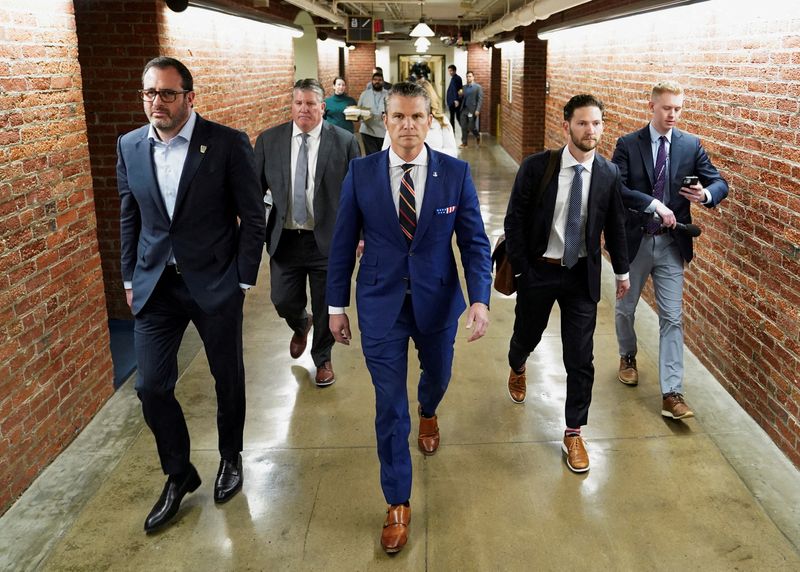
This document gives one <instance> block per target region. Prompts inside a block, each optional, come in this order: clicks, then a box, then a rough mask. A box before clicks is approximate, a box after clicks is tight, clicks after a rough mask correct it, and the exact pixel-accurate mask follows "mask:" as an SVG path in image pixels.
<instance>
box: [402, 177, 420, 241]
mask: <svg viewBox="0 0 800 572" xmlns="http://www.w3.org/2000/svg"><path fill="white" fill-rule="evenodd" d="M413 168H414V165H411V164H408V163H406V164H405V165H403V178H402V179H401V181H400V208H399V217H400V229H401V230H402V231H403V234H404V235H405V237H406V240H407V241H408V244H409V246H410V245H411V241H412V240H413V239H414V231H415V230H416V228H417V199H416V195H415V194H414V180H413V179H412V178H411V170H412V169H413Z"/></svg>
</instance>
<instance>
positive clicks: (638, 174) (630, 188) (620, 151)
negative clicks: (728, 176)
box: [612, 125, 728, 262]
mask: <svg viewBox="0 0 800 572" xmlns="http://www.w3.org/2000/svg"><path fill="white" fill-rule="evenodd" d="M612 161H613V162H614V163H615V164H616V165H617V166H618V167H619V172H620V174H621V175H622V183H623V187H622V202H623V203H624V204H625V207H626V208H628V209H630V210H632V211H637V212H629V213H628V217H627V223H626V232H627V234H628V255H629V256H630V259H631V260H633V259H634V257H635V256H636V253H637V252H638V251H639V245H640V244H641V242H642V234H643V232H644V226H645V224H646V222H647V221H648V220H650V217H651V216H652V215H646V216H642V215H640V214H637V213H641V212H643V211H644V209H646V208H647V206H648V205H649V204H650V203H651V202H653V185H654V184H655V175H654V174H653V148H652V145H651V141H650V128H649V125H646V126H645V127H644V128H643V129H639V130H638V131H634V132H633V133H629V134H628V135H624V136H622V137H620V138H619V139H618V140H617V148H616V149H615V150H614V156H613V158H612ZM690 175H696V176H697V177H698V178H699V179H700V183H701V184H702V185H703V187H705V188H706V189H708V191H709V193H710V194H711V201H710V202H709V203H708V204H705V205H703V206H705V207H707V208H712V207H715V206H717V205H718V204H719V203H720V202H721V201H722V200H723V199H724V198H725V197H727V196H728V183H727V182H725V179H723V178H722V176H721V175H720V174H719V171H717V169H716V168H715V167H714V165H712V164H711V160H709V158H708V155H707V154H706V152H705V149H703V146H702V145H701V144H700V139H698V138H697V137H695V136H694V135H691V134H689V133H687V132H686V131H681V130H680V129H677V128H673V129H672V141H671V143H670V150H669V202H668V203H667V207H669V208H670V209H671V210H672V212H674V213H675V218H676V219H677V220H678V222H682V223H690V222H692V213H691V209H690V208H689V207H690V205H691V203H690V202H689V200H688V199H687V198H685V197H683V196H681V194H680V192H679V191H680V189H681V186H682V185H681V183H682V181H683V178H684V177H686V176H690ZM670 232H672V234H673V237H674V238H675V241H676V242H677V243H678V249H679V250H680V253H681V256H682V257H683V259H684V260H685V261H686V262H690V261H691V260H692V257H693V256H694V251H693V248H692V237H690V236H688V235H687V234H686V233H683V232H679V231H670Z"/></svg>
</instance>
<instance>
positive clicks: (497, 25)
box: [472, 0, 589, 42]
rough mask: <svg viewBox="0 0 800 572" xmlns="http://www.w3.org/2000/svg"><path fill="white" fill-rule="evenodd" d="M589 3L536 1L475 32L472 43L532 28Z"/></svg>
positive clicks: (585, 1) (558, 0)
mask: <svg viewBox="0 0 800 572" xmlns="http://www.w3.org/2000/svg"><path fill="white" fill-rule="evenodd" d="M587 2H589V0H536V1H534V2H531V3H530V4H526V5H525V6H523V7H522V8H518V9H516V10H514V11H513V12H509V13H508V14H506V15H505V16H503V17H502V18H500V19H499V20H496V21H494V22H492V23H491V24H489V25H488V26H484V27H483V28H480V29H478V30H475V32H473V34H472V41H473V42H482V41H484V40H488V39H489V38H491V37H493V36H496V35H497V34H502V33H503V32H510V31H512V30H513V29H514V28H517V27H519V26H523V27H525V26H530V25H531V24H533V23H534V22H535V21H537V20H546V19H547V18H549V17H550V16H552V15H553V14H555V13H557V12H563V11H564V10H568V9H570V8H574V7H575V6H580V5H581V4H586V3H587Z"/></svg>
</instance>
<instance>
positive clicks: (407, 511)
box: [381, 504, 411, 554]
mask: <svg viewBox="0 0 800 572" xmlns="http://www.w3.org/2000/svg"><path fill="white" fill-rule="evenodd" d="M409 522H411V507H410V506H406V505H404V504H393V505H390V506H389V508H388V509H386V521H384V523H383V532H381V546H383V549H384V550H385V551H386V552H387V553H388V554H394V553H395V552H400V551H401V550H402V549H403V546H405V545H406V542H408V523H409Z"/></svg>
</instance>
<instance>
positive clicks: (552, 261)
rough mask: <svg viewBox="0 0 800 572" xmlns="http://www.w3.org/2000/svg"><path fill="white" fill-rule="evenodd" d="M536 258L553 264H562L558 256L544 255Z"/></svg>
mask: <svg viewBox="0 0 800 572" xmlns="http://www.w3.org/2000/svg"><path fill="white" fill-rule="evenodd" d="M536 260H538V261H539V262H547V264H553V265H555V266H564V263H563V262H562V261H561V259H560V258H547V257H546V256H540V257H539V258H537V259H536Z"/></svg>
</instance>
